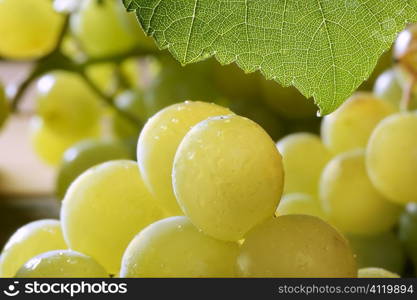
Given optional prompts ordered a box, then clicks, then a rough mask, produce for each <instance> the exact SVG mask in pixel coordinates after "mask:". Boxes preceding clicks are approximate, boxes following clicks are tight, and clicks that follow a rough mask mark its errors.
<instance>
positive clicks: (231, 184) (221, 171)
mask: <svg viewBox="0 0 417 300" xmlns="http://www.w3.org/2000/svg"><path fill="white" fill-rule="evenodd" d="M283 177H284V174H283V166H282V161H281V155H280V154H279V152H278V150H277V148H276V147H275V144H274V141H273V140H272V139H271V138H270V137H269V136H268V134H267V133H266V132H265V131H264V130H263V129H262V128H261V127H260V126H259V125H258V124H256V123H255V122H253V121H251V120H249V119H246V118H244V117H240V116H236V115H229V116H220V117H212V118H209V119H207V120H205V121H202V122H200V123H199V124H197V125H196V126H194V127H193V128H192V129H191V130H190V131H189V132H188V133H187V135H186V136H185V137H184V139H183V140H182V142H181V144H180V145H179V147H178V150H177V153H176V155H175V159H174V165H173V169H172V184H173V187H174V192H175V196H176V197H177V201H178V203H179V204H180V206H181V208H182V210H183V212H184V213H185V215H186V216H188V217H189V218H190V219H191V221H192V222H193V224H195V225H196V226H197V227H198V228H200V229H201V230H203V231H204V232H205V233H206V234H208V235H210V236H213V237H215V238H217V239H220V240H229V241H238V240H240V239H242V238H243V236H244V235H245V233H246V232H247V231H249V230H250V229H251V228H252V227H253V226H255V225H257V224H258V223H260V222H262V221H264V220H265V219H267V218H268V217H271V216H273V215H274V213H275V210H276V208H277V206H278V203H279V200H280V198H281V194H282V189H283ZM190 183H192V184H190Z"/></svg>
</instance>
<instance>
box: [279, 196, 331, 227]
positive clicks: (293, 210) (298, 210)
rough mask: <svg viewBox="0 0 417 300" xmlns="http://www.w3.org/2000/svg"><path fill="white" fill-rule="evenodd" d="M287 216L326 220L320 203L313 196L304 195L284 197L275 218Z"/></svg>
mask: <svg viewBox="0 0 417 300" xmlns="http://www.w3.org/2000/svg"><path fill="white" fill-rule="evenodd" d="M285 215H310V216H315V217H318V218H320V219H322V220H325V215H324V212H323V209H322V208H321V203H320V201H319V200H318V199H316V198H315V197H313V196H311V195H308V194H302V193H292V194H286V195H284V196H283V197H282V199H281V201H280V202H279V205H278V208H277V210H276V212H275V216H277V217H278V216H285Z"/></svg>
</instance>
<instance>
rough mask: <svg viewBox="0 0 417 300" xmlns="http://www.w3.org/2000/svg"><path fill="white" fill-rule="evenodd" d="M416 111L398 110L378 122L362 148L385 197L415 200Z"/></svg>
mask: <svg viewBox="0 0 417 300" xmlns="http://www.w3.org/2000/svg"><path fill="white" fill-rule="evenodd" d="M416 133H417V113H416V112H410V113H398V114H395V115H393V116H390V117H389V118H386V119H385V120H383V121H382V122H381V123H380V124H378V126H377V128H375V131H374V132H373V133H372V136H371V138H370V140H369V143H368V147H367V149H366V167H367V170H368V173H369V177H370V178H371V180H372V183H373V184H374V185H375V187H376V188H377V189H378V190H379V191H380V192H381V193H382V194H383V195H384V196H385V197H387V198H388V199H389V200H391V201H393V202H395V203H399V204H405V203H407V202H417V186H416V183H417V154H416V153H417V134H416Z"/></svg>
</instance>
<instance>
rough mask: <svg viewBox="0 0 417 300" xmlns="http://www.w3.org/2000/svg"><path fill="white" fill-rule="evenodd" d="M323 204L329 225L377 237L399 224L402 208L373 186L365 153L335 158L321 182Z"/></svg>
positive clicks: (353, 153) (354, 151)
mask: <svg viewBox="0 0 417 300" xmlns="http://www.w3.org/2000/svg"><path fill="white" fill-rule="evenodd" d="M320 200H321V201H322V206H323V210H324V212H325V214H326V217H327V218H328V220H329V222H330V223H332V224H333V225H335V226H336V227H337V228H338V229H339V230H341V231H342V232H346V233H351V234H376V233H380V232H384V231H387V230H389V229H390V228H392V227H393V226H394V224H395V223H396V222H397V219H398V216H399V214H400V211H401V208H400V207H397V206H396V205H394V204H392V203H391V202H390V201H388V200H387V199H386V198H385V197H384V196H383V195H381V194H380V193H379V192H378V191H377V190H376V189H375V188H374V186H373V185H372V183H371V181H370V179H369V177H368V174H367V172H366V168H365V153H364V151H363V150H353V151H349V152H346V153H343V154H340V155H338V156H336V157H335V158H333V159H332V160H331V161H330V162H329V163H328V164H327V166H326V167H325V169H324V171H323V174H322V177H321V180H320Z"/></svg>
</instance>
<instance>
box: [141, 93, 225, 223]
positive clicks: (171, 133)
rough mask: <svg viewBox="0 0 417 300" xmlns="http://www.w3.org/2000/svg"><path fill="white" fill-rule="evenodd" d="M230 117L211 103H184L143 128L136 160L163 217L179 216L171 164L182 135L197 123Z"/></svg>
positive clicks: (161, 113)
mask: <svg viewBox="0 0 417 300" xmlns="http://www.w3.org/2000/svg"><path fill="white" fill-rule="evenodd" d="M228 114H232V112H231V111H230V110H228V109H227V108H224V107H221V106H218V105H216V104H212V103H205V102H199V101H186V102H183V103H178V104H174V105H171V106H168V107H166V108H164V109H163V110H161V111H160V112H158V113H157V114H155V115H154V116H153V117H152V118H150V119H149V120H148V122H147V123H146V124H145V126H144V128H143V130H142V132H141V134H140V136H139V141H138V146H137V159H138V164H139V168H140V171H141V174H142V176H143V179H144V181H145V183H146V185H147V187H148V188H149V190H150V191H151V192H152V194H153V195H154V197H155V199H156V200H157V201H159V203H160V205H161V207H163V208H164V209H165V210H166V211H167V213H169V214H171V215H182V214H183V213H182V211H181V209H180V207H179V206H178V204H177V200H176V198H175V196H174V192H173V189H172V177H171V173H172V164H173V162H174V156H175V152H176V151H177V148H178V145H179V144H180V142H181V140H182V139H183V137H184V136H185V134H186V133H187V132H188V131H189V130H190V129H191V127H193V126H194V125H195V124H197V123H198V122H200V121H202V120H204V119H206V118H208V117H211V116H218V115H228Z"/></svg>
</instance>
